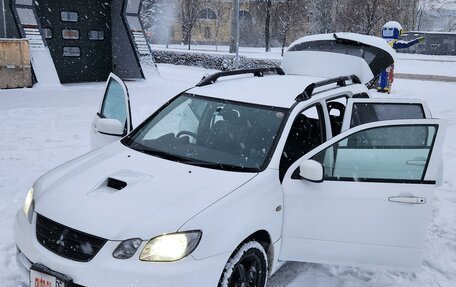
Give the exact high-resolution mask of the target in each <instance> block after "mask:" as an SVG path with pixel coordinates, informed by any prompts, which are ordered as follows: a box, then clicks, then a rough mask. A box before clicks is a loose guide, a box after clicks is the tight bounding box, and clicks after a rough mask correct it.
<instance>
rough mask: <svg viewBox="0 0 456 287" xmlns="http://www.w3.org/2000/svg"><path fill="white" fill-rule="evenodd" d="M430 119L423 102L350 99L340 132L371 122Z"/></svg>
mask: <svg viewBox="0 0 456 287" xmlns="http://www.w3.org/2000/svg"><path fill="white" fill-rule="evenodd" d="M430 118H432V114H431V111H430V110H429V108H428V106H427V104H426V103H425V102H424V101H423V100H419V99H382V98H379V99H376V98H363V99H359V98H351V99H348V101H347V107H346V110H345V114H344V119H343V123H342V132H344V131H346V130H348V129H350V128H354V127H356V126H359V125H363V124H367V123H371V122H378V121H390V120H411V119H430Z"/></svg>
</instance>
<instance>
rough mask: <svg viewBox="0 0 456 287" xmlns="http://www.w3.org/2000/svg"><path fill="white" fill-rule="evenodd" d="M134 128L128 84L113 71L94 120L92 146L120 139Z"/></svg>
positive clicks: (100, 145) (103, 144)
mask: <svg viewBox="0 0 456 287" xmlns="http://www.w3.org/2000/svg"><path fill="white" fill-rule="evenodd" d="M132 129H133V127H132V124H131V109H130V99H129V95H128V89H127V86H126V85H125V83H124V82H123V81H122V80H121V79H120V78H119V77H117V76H116V75H114V74H112V73H111V74H110V75H109V78H108V81H107V84H106V89H105V93H104V96H103V100H102V101H101V105H100V108H99V110H98V112H97V114H96V115H95V118H94V119H93V122H92V127H91V147H92V149H95V148H99V147H102V146H105V145H107V144H109V143H112V142H114V141H116V140H119V139H120V138H122V137H124V136H126V135H127V134H128V133H129V132H130V131H131V130H132Z"/></svg>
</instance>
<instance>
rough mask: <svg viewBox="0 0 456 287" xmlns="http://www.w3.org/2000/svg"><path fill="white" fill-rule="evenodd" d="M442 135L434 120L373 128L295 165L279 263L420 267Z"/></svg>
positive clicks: (287, 185)
mask: <svg viewBox="0 0 456 287" xmlns="http://www.w3.org/2000/svg"><path fill="white" fill-rule="evenodd" d="M444 132H445V126H444V124H442V123H441V121H440V120H435V119H423V120H398V121H383V122H374V123H369V124H366V125H361V126H357V127H355V128H353V129H350V130H348V131H347V132H345V133H342V134H340V135H338V136H337V137H335V138H333V139H331V140H330V141H328V142H326V143H325V144H323V145H321V146H320V147H318V148H316V149H314V150H313V151H312V152H310V153H308V154H307V155H305V156H304V157H302V158H301V159H300V160H298V161H297V162H295V163H294V164H293V165H292V166H291V167H290V169H289V170H288V171H287V173H286V175H285V178H284V181H283V189H284V200H285V202H284V223H283V234H282V249H281V254H280V256H279V257H280V260H291V261H305V262H316V263H329V264H341V265H353V266H358V265H367V266H375V267H382V268H386V269H394V270H408V271H410V270H417V269H418V268H419V267H420V266H421V261H422V250H423V246H424V238H425V234H426V232H427V226H428V223H429V220H430V216H431V211H432V202H433V190H434V188H435V186H436V185H437V182H438V178H439V176H440V173H441V172H442V171H441V165H440V162H441V160H442V158H441V153H442V145H443V138H444ZM308 160H313V161H312V162H309V161H308ZM308 163H310V164H308ZM306 164H307V167H309V166H311V167H316V168H314V169H313V170H310V173H309V170H307V172H308V173H309V174H310V176H309V177H308V178H312V179H313V180H314V181H313V182H312V181H309V180H306V179H303V177H304V175H303V173H305V168H304V167H305V166H306ZM320 164H321V166H320ZM300 165H302V169H301V168H300ZM319 168H322V170H323V172H322V171H321V170H320V169H319ZM303 171H304V172H303ZM318 173H320V175H322V181H321V182H318V181H319V180H316V179H315V174H318ZM320 179H321V178H320Z"/></svg>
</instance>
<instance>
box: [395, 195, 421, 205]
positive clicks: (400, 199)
mask: <svg viewBox="0 0 456 287" xmlns="http://www.w3.org/2000/svg"><path fill="white" fill-rule="evenodd" d="M388 201H390V202H397V203H408V204H425V203H426V198H424V197H409V196H393V197H389V198H388Z"/></svg>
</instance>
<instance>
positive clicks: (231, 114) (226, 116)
mask: <svg viewBox="0 0 456 287" xmlns="http://www.w3.org/2000/svg"><path fill="white" fill-rule="evenodd" d="M220 115H221V116H222V117H223V120H225V121H227V122H236V121H239V118H240V117H239V114H238V112H237V111H235V110H231V109H226V108H224V109H223V110H221V111H220Z"/></svg>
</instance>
